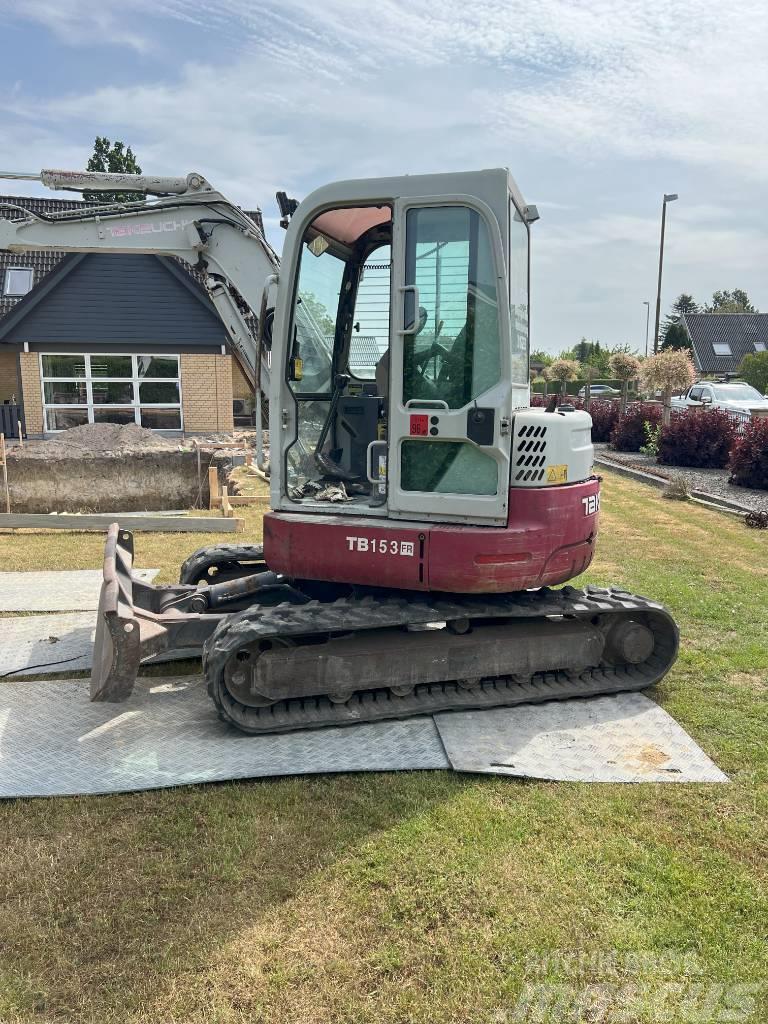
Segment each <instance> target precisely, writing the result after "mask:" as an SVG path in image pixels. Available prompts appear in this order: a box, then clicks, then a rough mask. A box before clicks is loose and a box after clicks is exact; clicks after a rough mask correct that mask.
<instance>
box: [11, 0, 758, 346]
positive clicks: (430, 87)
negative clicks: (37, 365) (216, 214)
mask: <svg viewBox="0 0 768 1024" xmlns="http://www.w3.org/2000/svg"><path fill="white" fill-rule="evenodd" d="M159 8H162V12H163V13H162V16H158V14H157V11H158V9H159ZM0 12H2V14H3V20H2V24H3V34H2V51H1V52H2V61H1V62H0V153H2V156H0V165H2V166H3V169H9V170H34V171H36V170H39V169H40V168H41V167H71V168H77V167H83V166H84V165H85V161H86V160H87V158H88V155H89V153H90V150H91V148H92V144H93V138H94V136H95V135H96V134H97V133H98V134H105V135H108V136H109V137H110V138H113V139H114V138H120V139H123V140H124V141H126V142H128V143H130V144H131V145H132V146H133V148H134V150H135V151H136V153H137V155H138V157H139V159H140V162H141V164H142V166H143V168H144V170H145V171H148V172H156V173H166V174H179V173H186V172H187V171H190V170H199V171H201V172H203V173H204V174H205V175H206V177H207V178H208V179H209V180H210V181H212V182H213V183H214V184H215V185H216V187H217V188H219V189H220V190H221V191H223V192H224V193H225V194H227V195H229V196H230V198H232V199H233V200H235V201H236V202H238V203H240V204H241V205H243V206H253V205H258V206H261V208H262V209H263V211H264V214H265V220H266V222H267V227H268V231H269V234H270V238H271V240H272V241H273V243H274V244H275V245H276V246H277V247H278V249H279V247H280V243H281V239H280V229H279V228H278V227H277V224H276V211H275V206H274V192H275V190H276V189H278V188H282V189H286V190H287V191H288V192H289V194H292V195H295V196H297V197H299V198H300V197H301V196H303V195H305V194H306V193H307V192H309V191H310V190H311V189H312V188H314V187H315V186H317V185H320V184H322V183H324V182H326V181H330V180H334V179H339V178H346V177H364V176H369V175H381V174H398V173H418V172H422V171H439V170H449V169H469V168H476V167H490V166H498V165H504V166H508V167H509V168H510V169H511V170H512V173H513V175H514V176H515V178H516V179H517V181H518V184H519V185H520V187H521V189H522V191H523V194H524V195H525V197H526V199H527V201H528V202H532V203H537V204H538V206H539V209H540V212H541V214H542V219H541V221H540V222H539V223H537V224H536V225H535V227H534V230H533V245H534V249H533V292H532V344H533V346H534V347H542V348H546V349H548V350H550V351H559V350H560V349H561V348H564V347H566V346H570V345H572V344H574V343H575V342H577V341H578V340H579V338H580V337H581V336H582V335H585V336H587V337H592V338H599V339H600V340H601V341H603V342H604V343H607V344H617V343H622V344H623V343H626V342H628V343H629V344H631V345H634V346H636V347H638V348H642V346H643V345H644V340H645V308H644V306H643V304H642V303H643V300H644V299H648V300H650V301H651V302H652V304H653V302H654V301H655V289H656V260H657V255H658V230H659V208H660V203H661V196H662V194H663V192H665V191H666V192H678V193H679V194H680V200H679V201H678V202H676V203H674V204H672V205H671V206H670V208H669V218H668V236H667V249H666V266H665V279H664V291H663V303H664V306H666V305H668V303H669V302H671V301H672V300H673V299H674V297H675V296H676V295H677V294H678V293H679V292H680V291H683V290H685V291H690V292H692V293H693V294H694V295H695V296H696V297H697V298H698V299H700V300H703V299H705V298H707V297H708V296H709V295H710V294H711V293H712V291H713V290H714V289H716V288H732V287H735V286H738V287H743V288H746V289H747V291H748V292H749V293H750V295H751V297H752V299H753V301H754V302H756V304H757V305H758V307H760V308H761V309H764V310H768V275H766V266H768V203H767V202H766V196H767V193H766V184H767V179H768V133H766V129H765V123H766V122H765V118H766V109H768V61H766V53H768V8H766V5H765V3H764V2H763V0H759V2H758V0H744V2H739V0H735V3H734V5H732V6H731V7H730V8H727V7H725V6H723V5H722V3H721V2H720V0H717V2H715V0H666V2H665V3H664V4H663V5H662V4H649V3H645V2H640V0H617V2H610V0H583V2H572V0H526V2H523V0H474V2H473V3H471V4H469V3H466V2H454V0H450V2H448V0H376V2H375V3H364V2H351V0H281V2H279V3H273V2H270V0H268V2H247V0H164V2H163V3H162V4H158V3H157V0H132V3H131V4H130V5H126V4H125V3H124V2H120V3H118V2H117V0H65V2H64V3H62V2H61V0H25V2H24V3H23V4H19V3H18V0H14V2H10V0H0ZM8 186H9V187H8V189H7V191H16V192H17V193H20V192H22V191H28V192H34V191H35V189H34V188H33V187H30V188H29V189H23V188H21V187H19V185H18V184H16V185H15V186H13V185H11V183H8ZM0 187H2V186H0ZM651 328H652V325H651Z"/></svg>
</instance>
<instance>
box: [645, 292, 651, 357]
mask: <svg viewBox="0 0 768 1024" xmlns="http://www.w3.org/2000/svg"><path fill="white" fill-rule="evenodd" d="M643 305H644V306H645V358H646V359H647V358H648V326H649V322H650V319H651V304H650V302H648V300H647V299H643Z"/></svg>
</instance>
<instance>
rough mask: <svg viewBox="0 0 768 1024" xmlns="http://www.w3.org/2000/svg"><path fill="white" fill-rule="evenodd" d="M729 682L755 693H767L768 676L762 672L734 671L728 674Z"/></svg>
mask: <svg viewBox="0 0 768 1024" xmlns="http://www.w3.org/2000/svg"><path fill="white" fill-rule="evenodd" d="M728 683H729V685H731V686H738V688H739V689H740V690H751V691H752V692H753V693H765V692H766V690H768V676H766V675H762V674H761V673H760V672H733V673H732V674H731V675H729V676H728Z"/></svg>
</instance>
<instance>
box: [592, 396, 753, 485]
mask: <svg viewBox="0 0 768 1024" xmlns="http://www.w3.org/2000/svg"><path fill="white" fill-rule="evenodd" d="M659 427H660V429H659V430H658V433H657V435H656V439H655V440H656V447H657V461H658V462H660V463H661V464H662V465H666V466H689V467H690V468H692V469H725V468H726V467H730V470H731V476H730V483H732V484H736V485H737V486H740V487H756V488H764V489H768V419H758V420H750V422H749V423H748V424H747V425H746V426H745V428H744V432H743V433H742V434H739V432H738V428H737V426H736V423H735V422H734V420H733V419H732V417H730V416H729V415H728V413H726V412H723V410H721V409H688V410H686V411H684V412H682V411H681V412H673V413H672V416H671V418H670V422H669V423H668V425H667V426H661V409H660V408H659V406H658V405H644V404H638V405H631V406H630V407H629V408H628V409H627V414H626V416H624V417H623V419H621V420H619V421H618V422H617V423H616V425H615V426H614V427H613V429H612V431H611V435H610V439H611V445H612V447H613V448H615V449H616V450H617V451H620V452H639V451H640V449H641V448H643V447H645V446H647V445H648V443H649V440H650V438H649V428H650V430H651V431H653V430H654V428H659ZM594 439H595V437H594V431H593V440H594Z"/></svg>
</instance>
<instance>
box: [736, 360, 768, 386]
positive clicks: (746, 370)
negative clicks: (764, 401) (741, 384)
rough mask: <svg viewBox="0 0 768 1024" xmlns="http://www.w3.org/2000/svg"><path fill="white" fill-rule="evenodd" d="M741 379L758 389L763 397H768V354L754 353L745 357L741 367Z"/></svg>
mask: <svg viewBox="0 0 768 1024" xmlns="http://www.w3.org/2000/svg"><path fill="white" fill-rule="evenodd" d="M739 377H741V379H742V380H745V381H746V382H747V384H751V385H752V387H753V388H757V390H758V391H759V392H760V394H761V395H768V352H753V353H752V354H751V355H748V356H744V358H743V359H742V360H741V366H740V367H739Z"/></svg>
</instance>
